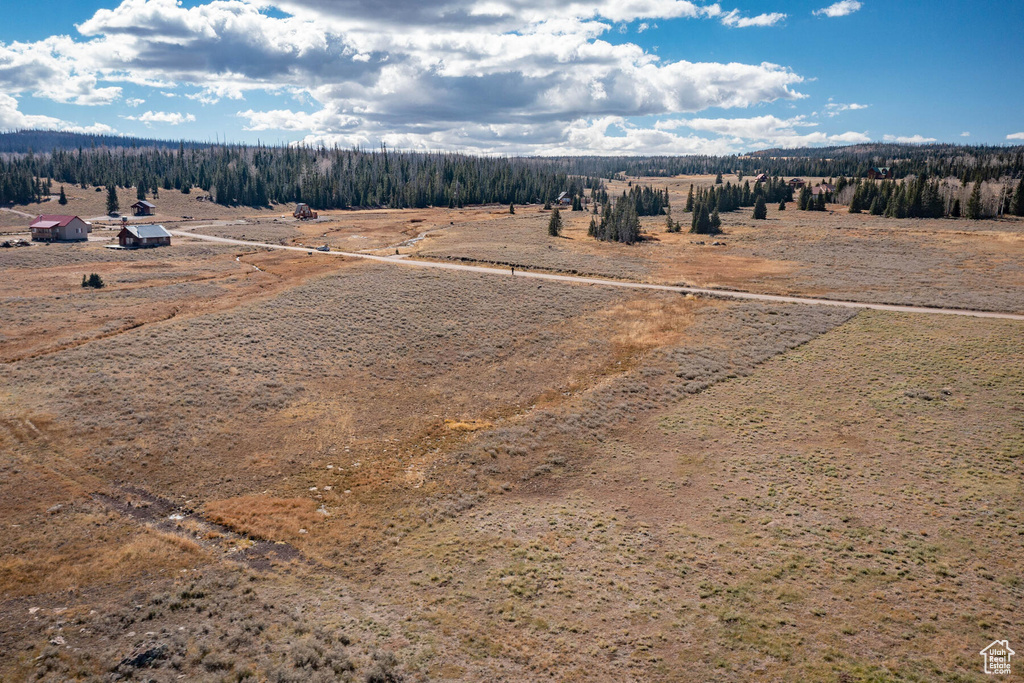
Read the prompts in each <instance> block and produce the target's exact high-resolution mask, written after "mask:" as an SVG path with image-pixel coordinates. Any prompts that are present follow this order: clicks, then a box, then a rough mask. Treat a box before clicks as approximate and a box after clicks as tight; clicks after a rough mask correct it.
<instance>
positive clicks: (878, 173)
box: [868, 166, 892, 180]
mask: <svg viewBox="0 0 1024 683" xmlns="http://www.w3.org/2000/svg"><path fill="white" fill-rule="evenodd" d="M890 178H892V169H891V168H889V167H888V166H872V167H871V168H869V169H868V180H889V179H890Z"/></svg>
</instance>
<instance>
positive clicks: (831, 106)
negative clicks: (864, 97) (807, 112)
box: [825, 101, 871, 117]
mask: <svg viewBox="0 0 1024 683" xmlns="http://www.w3.org/2000/svg"><path fill="white" fill-rule="evenodd" d="M869 106H871V105H868V104H857V103H856V102H851V103H850V104H840V103H838V102H831V101H830V102H829V103H828V104H826V105H825V110H826V111H825V113H826V114H827V115H828V116H830V117H832V116H839V114H841V113H842V112H844V111H857V110H860V109H867V108H868V107H869Z"/></svg>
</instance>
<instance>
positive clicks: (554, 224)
mask: <svg viewBox="0 0 1024 683" xmlns="http://www.w3.org/2000/svg"><path fill="white" fill-rule="evenodd" d="M548 234H549V235H551V236H552V237H558V236H560V235H561V234H562V216H561V214H559V213H558V209H554V210H553V211H552V212H551V220H549V221H548Z"/></svg>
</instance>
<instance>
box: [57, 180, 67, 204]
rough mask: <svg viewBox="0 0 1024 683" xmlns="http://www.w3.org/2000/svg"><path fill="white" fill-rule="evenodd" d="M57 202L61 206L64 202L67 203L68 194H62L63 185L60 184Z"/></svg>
mask: <svg viewBox="0 0 1024 683" xmlns="http://www.w3.org/2000/svg"><path fill="white" fill-rule="evenodd" d="M57 203H58V204H60V205H61V206H64V205H65V204H67V203H68V196H67V195H66V194H64V186H63V185H61V186H60V199H58V200H57Z"/></svg>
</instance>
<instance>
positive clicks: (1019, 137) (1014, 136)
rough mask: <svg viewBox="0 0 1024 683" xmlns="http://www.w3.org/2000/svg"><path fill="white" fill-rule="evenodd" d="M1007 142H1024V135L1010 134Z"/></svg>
mask: <svg viewBox="0 0 1024 683" xmlns="http://www.w3.org/2000/svg"><path fill="white" fill-rule="evenodd" d="M1006 139H1007V140H1024V133H1010V134H1009V135H1007V136H1006Z"/></svg>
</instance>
